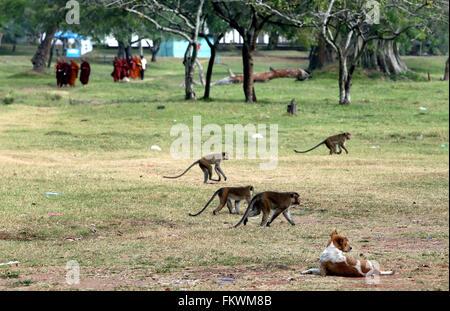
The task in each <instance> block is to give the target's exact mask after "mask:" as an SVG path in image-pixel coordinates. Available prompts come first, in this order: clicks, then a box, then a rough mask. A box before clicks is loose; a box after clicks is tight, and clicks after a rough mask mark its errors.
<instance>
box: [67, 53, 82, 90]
mask: <svg viewBox="0 0 450 311" xmlns="http://www.w3.org/2000/svg"><path fill="white" fill-rule="evenodd" d="M79 70H80V66H79V65H78V64H77V63H76V62H75V61H73V60H71V61H70V80H69V84H70V86H71V87H74V86H75V81H77V78H78V71H79Z"/></svg>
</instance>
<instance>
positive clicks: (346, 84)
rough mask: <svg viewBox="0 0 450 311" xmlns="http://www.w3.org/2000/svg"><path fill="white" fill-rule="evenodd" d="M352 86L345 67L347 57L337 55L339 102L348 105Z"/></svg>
mask: <svg viewBox="0 0 450 311" xmlns="http://www.w3.org/2000/svg"><path fill="white" fill-rule="evenodd" d="M351 86H352V82H351V75H349V72H348V69H347V58H346V57H345V56H340V57H339V104H340V105H350V104H351V97H350V88H351Z"/></svg>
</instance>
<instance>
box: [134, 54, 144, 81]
mask: <svg viewBox="0 0 450 311" xmlns="http://www.w3.org/2000/svg"><path fill="white" fill-rule="evenodd" d="M141 70H142V62H141V59H140V58H139V57H137V58H136V73H135V75H136V78H140V77H141Z"/></svg>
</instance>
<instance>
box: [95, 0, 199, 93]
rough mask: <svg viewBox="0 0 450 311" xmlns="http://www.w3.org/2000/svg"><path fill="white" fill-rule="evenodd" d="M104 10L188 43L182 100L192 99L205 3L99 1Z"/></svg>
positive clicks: (166, 0) (158, 0)
mask: <svg viewBox="0 0 450 311" xmlns="http://www.w3.org/2000/svg"><path fill="white" fill-rule="evenodd" d="M99 1H100V3H102V5H103V6H105V7H111V8H121V9H123V10H125V11H127V12H130V13H132V14H135V16H136V17H138V18H142V19H144V20H146V21H148V22H150V23H152V24H153V25H154V26H155V27H156V29H158V30H161V31H164V32H168V33H171V34H174V35H179V36H181V37H182V38H184V39H185V40H186V41H187V42H188V47H187V49H186V51H185V53H184V59H183V64H184V67H185V98H186V99H195V98H196V95H195V92H194V88H193V85H194V69H195V63H196V59H197V54H198V38H199V32H200V27H201V25H202V24H203V22H204V19H205V15H204V14H203V6H204V4H205V0H186V1H182V2H181V1H178V0H165V1H163V0H99Z"/></svg>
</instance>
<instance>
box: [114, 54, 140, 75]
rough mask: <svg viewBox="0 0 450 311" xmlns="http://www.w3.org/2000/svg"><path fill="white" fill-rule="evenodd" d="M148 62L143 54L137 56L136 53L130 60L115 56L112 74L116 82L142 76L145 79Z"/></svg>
mask: <svg viewBox="0 0 450 311" xmlns="http://www.w3.org/2000/svg"><path fill="white" fill-rule="evenodd" d="M146 63H147V61H146V60H145V58H144V57H143V56H141V57H137V56H136V55H134V56H132V57H131V58H130V60H127V59H126V58H118V57H114V61H113V65H114V71H113V72H112V73H111V76H112V77H113V79H114V82H117V81H120V80H123V79H125V78H127V79H137V78H140V79H141V80H144V71H145V69H146V68H145V66H146Z"/></svg>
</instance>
